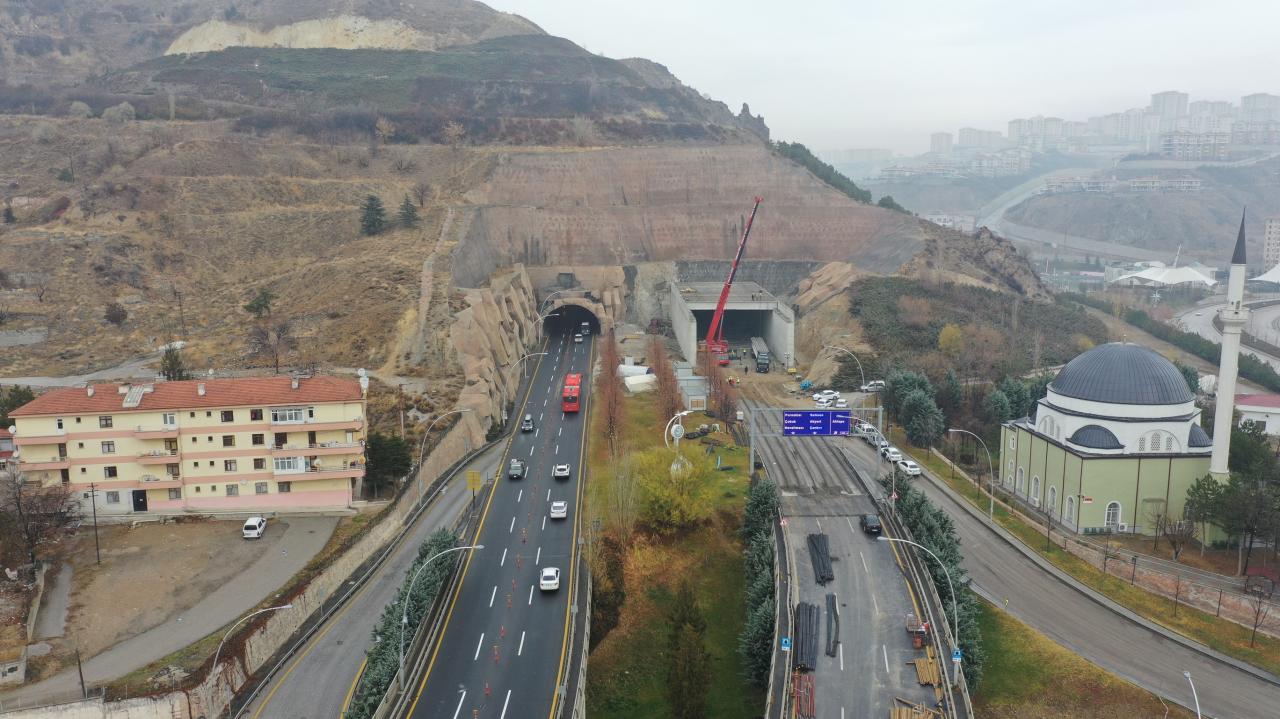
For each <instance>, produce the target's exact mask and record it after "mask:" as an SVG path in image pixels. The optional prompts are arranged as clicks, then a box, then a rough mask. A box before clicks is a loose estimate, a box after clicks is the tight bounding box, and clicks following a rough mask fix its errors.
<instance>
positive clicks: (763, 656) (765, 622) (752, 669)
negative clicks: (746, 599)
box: [738, 600, 775, 688]
mask: <svg viewBox="0 0 1280 719" xmlns="http://www.w3.org/2000/svg"><path fill="white" fill-rule="evenodd" d="M774 621H775V616H774V606H773V601H772V600H771V601H767V602H762V603H760V604H758V605H756V606H755V607H752V608H751V609H750V611H749V613H748V614H747V621H746V624H744V625H743V627H742V633H741V634H739V635H738V655H739V656H740V657H742V668H743V671H744V673H745V674H746V675H747V679H748V680H749V681H750V682H751V683H752V684H754V685H756V686H758V687H760V688H764V687H766V686H768V684H769V660H770V659H772V658H773V625H774Z"/></svg>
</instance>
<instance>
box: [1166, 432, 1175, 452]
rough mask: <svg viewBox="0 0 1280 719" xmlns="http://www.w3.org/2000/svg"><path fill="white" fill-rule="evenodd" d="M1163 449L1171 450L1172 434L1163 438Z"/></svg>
mask: <svg viewBox="0 0 1280 719" xmlns="http://www.w3.org/2000/svg"><path fill="white" fill-rule="evenodd" d="M1164 451H1166V452H1172V451H1173V435H1171V434H1168V435H1165V438H1164Z"/></svg>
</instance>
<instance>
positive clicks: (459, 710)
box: [453, 689, 467, 719]
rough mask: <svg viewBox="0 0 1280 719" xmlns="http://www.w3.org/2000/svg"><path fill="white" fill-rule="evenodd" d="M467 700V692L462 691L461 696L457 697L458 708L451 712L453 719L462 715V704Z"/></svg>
mask: <svg viewBox="0 0 1280 719" xmlns="http://www.w3.org/2000/svg"><path fill="white" fill-rule="evenodd" d="M466 700H467V690H466V689H463V690H462V696H460V697H458V708H457V709H454V710H453V719H458V715H460V714H461V713H462V703H463V702H465V701H466Z"/></svg>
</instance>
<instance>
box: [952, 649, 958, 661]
mask: <svg viewBox="0 0 1280 719" xmlns="http://www.w3.org/2000/svg"><path fill="white" fill-rule="evenodd" d="M951 661H953V662H955V663H956V664H959V663H960V650H959V649H952V650H951Z"/></svg>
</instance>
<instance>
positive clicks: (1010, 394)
mask: <svg viewBox="0 0 1280 719" xmlns="http://www.w3.org/2000/svg"><path fill="white" fill-rule="evenodd" d="M1000 391H1001V392H1004V396H1005V397H1006V398H1007V399H1008V400H1009V412H1011V413H1012V414H1011V416H1013V417H1025V416H1027V415H1028V414H1030V413H1031V402H1030V399H1029V397H1028V396H1027V386H1026V385H1024V384H1023V383H1022V381H1021V380H1018V379H1014V378H1013V377H1005V378H1004V379H1003V380H1000Z"/></svg>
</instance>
